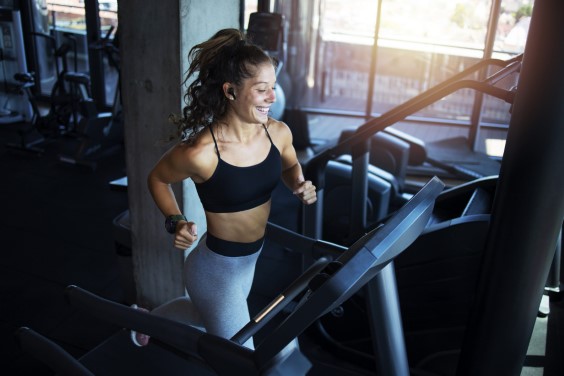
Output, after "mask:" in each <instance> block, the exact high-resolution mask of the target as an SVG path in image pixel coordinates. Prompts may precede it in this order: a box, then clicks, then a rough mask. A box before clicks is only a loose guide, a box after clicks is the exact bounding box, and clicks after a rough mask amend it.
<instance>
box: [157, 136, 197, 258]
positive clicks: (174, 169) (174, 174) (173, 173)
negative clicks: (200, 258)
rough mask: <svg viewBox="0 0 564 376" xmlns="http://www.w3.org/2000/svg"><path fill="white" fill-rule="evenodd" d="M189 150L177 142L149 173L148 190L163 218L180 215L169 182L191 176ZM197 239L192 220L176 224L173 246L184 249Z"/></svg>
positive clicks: (191, 167) (172, 182) (180, 212)
mask: <svg viewBox="0 0 564 376" xmlns="http://www.w3.org/2000/svg"><path fill="white" fill-rule="evenodd" d="M192 170H193V166H192V165H191V158H190V150H189V149H187V147H186V146H185V145H183V144H178V145H176V146H174V147H173V148H172V149H170V150H169V151H167V152H166V153H165V154H164V155H163V156H162V158H161V159H160V160H159V161H158V162H157V164H156V165H155V167H153V169H152V170H151V172H150V173H149V176H148V178H147V185H148V187H149V192H150V193H151V196H152V197H153V200H154V201H155V204H156V205H157V207H158V208H159V210H160V211H161V212H162V213H163V215H164V216H165V218H167V217H169V216H172V215H181V214H182V211H181V210H180V207H179V206H178V202H177V200H176V197H175V196H174V192H173V191H172V187H171V184H174V183H178V182H180V181H182V180H184V179H188V178H191V177H192ZM196 239H197V227H196V224H195V223H194V222H191V221H189V220H186V221H183V220H180V221H178V223H177V226H176V233H175V238H174V246H175V247H177V248H179V249H186V248H188V247H190V246H191V245H192V243H193V242H195V241H196Z"/></svg>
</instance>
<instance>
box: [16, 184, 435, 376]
mask: <svg viewBox="0 0 564 376" xmlns="http://www.w3.org/2000/svg"><path fill="white" fill-rule="evenodd" d="M443 188H444V184H443V183H442V182H441V181H440V180H439V179H437V178H434V179H432V180H431V181H429V183H427V185H426V186H425V187H424V188H423V189H421V191H420V192H418V193H417V194H416V195H415V196H414V197H413V198H412V199H411V200H410V201H409V202H408V203H406V205H404V206H403V207H402V208H401V209H400V210H399V211H398V212H397V213H396V214H395V215H393V216H392V217H390V218H389V219H388V220H387V221H386V223H385V224H383V225H382V226H380V227H378V228H377V229H375V230H373V231H371V232H370V233H368V234H366V235H364V236H363V237H362V238H360V239H359V240H358V241H357V242H356V243H355V244H354V245H353V246H351V247H349V248H348V249H346V250H345V249H344V248H343V247H340V246H336V245H333V244H331V243H327V242H322V241H317V240H314V239H311V238H307V237H304V236H301V235H298V234H295V233H292V232H290V231H288V230H285V229H283V228H281V227H278V226H275V225H272V224H269V229H268V232H267V233H268V236H269V238H270V239H273V240H274V241H277V242H281V243H283V244H284V245H285V246H291V248H292V249H293V250H295V251H301V252H308V253H311V255H312V256H313V257H316V258H317V260H316V261H315V263H314V264H313V265H312V266H311V267H310V268H308V269H307V270H306V271H305V272H304V273H303V274H302V275H301V276H300V277H298V278H297V279H296V280H295V281H294V282H293V283H292V284H290V286H288V287H287V288H286V289H285V290H284V291H283V292H282V293H280V294H279V295H278V296H276V297H274V299H273V300H272V301H271V303H270V304H268V305H267V306H266V307H265V308H264V309H263V310H262V311H261V312H259V313H258V314H257V315H255V316H254V317H253V319H252V320H251V321H250V322H249V323H248V324H247V325H246V326H245V327H244V328H242V329H241V330H240V331H239V332H238V333H237V334H236V335H235V336H234V337H233V338H232V339H230V340H227V339H223V338H219V337H216V336H214V335H211V334H207V333H204V332H202V331H200V330H198V329H196V328H194V327H191V326H188V325H184V324H182V323H179V322H175V321H172V320H169V319H166V318H163V317H158V316H155V315H150V314H147V313H143V312H140V311H138V310H135V309H133V308H130V307H127V306H124V305H122V304H118V303H115V302H111V301H108V300H105V299H102V298H100V297H97V296H95V295H93V294H91V293H89V292H87V291H85V290H82V289H80V288H78V287H75V286H70V287H69V288H68V289H67V291H66V297H67V299H68V300H69V302H70V303H71V304H72V305H74V306H76V307H78V308H80V309H82V310H84V311H86V312H88V313H90V314H93V315H95V316H97V317H100V318H103V319H104V320H107V321H109V322H111V323H113V324H115V325H117V326H120V327H125V328H128V329H133V330H137V331H140V332H143V333H147V334H149V335H151V343H150V344H149V345H148V346H147V347H144V348H142V349H139V348H135V347H134V346H133V345H132V344H131V343H130V342H129V338H128V333H127V332H126V331H121V332H119V333H118V334H116V335H115V336H113V337H111V338H110V339H109V340H108V341H106V342H104V343H103V344H102V345H100V346H98V347H97V348H96V349H94V350H92V351H91V352H90V353H88V354H86V355H85V356H84V357H83V358H81V359H80V361H77V360H75V359H73V358H71V357H70V356H69V355H68V354H67V353H65V352H64V351H61V349H60V348H58V347H57V346H56V345H53V344H52V343H51V342H50V341H49V340H48V339H46V338H45V337H43V336H41V335H38V334H37V333H35V332H33V331H32V330H30V329H26V328H21V329H20V330H19V331H18V333H17V336H18V339H19V341H20V344H21V345H22V347H23V348H24V349H25V350H26V351H28V352H30V353H32V354H33V355H34V356H36V357H37V358H39V359H41V360H42V361H43V362H45V363H46V364H48V365H50V366H51V367H52V368H54V369H55V370H56V371H58V372H59V373H60V374H63V375H65V374H74V375H90V374H96V375H104V374H128V373H135V374H140V375H143V374H146V375H148V374H162V373H166V374H167V375H176V374H179V375H180V374H186V373H187V372H190V371H192V372H197V374H202V375H206V374H220V375H232V374H244V375H258V374H261V375H289V374H292V375H305V374H306V372H307V371H308V370H309V369H310V368H311V363H310V362H309V361H308V360H307V358H305V357H304V355H303V354H302V353H301V351H300V349H299V348H298V346H296V341H295V338H296V337H297V336H299V335H300V334H301V333H302V332H303V331H304V330H305V329H306V328H307V327H308V326H310V325H311V324H312V323H314V322H315V321H316V320H317V319H318V318H319V317H320V316H322V315H323V314H325V313H327V312H329V311H331V310H332V309H334V308H335V307H338V306H339V305H340V304H342V303H343V302H344V301H346V300H347V299H349V298H350V297H351V296H353V295H354V294H355V293H357V292H358V291H359V290H360V289H362V288H365V287H366V286H367V287H366V288H367V291H368V293H369V296H370V297H371V298H372V300H371V302H372V304H371V307H372V308H373V309H374V311H375V312H377V313H378V315H377V317H378V318H376V316H374V317H375V318H374V324H375V329H376V330H375V331H374V335H375V338H376V343H377V345H378V349H379V354H381V362H380V364H379V366H380V369H381V372H382V374H394V375H408V374H409V367H408V365H407V362H406V357H405V350H404V346H403V334H402V329H401V323H400V322H399V320H398V317H399V310H398V306H397V296H396V295H395V281H394V278H393V269H392V267H391V263H392V262H393V260H394V258H395V257H396V256H397V255H398V254H400V253H401V252H402V251H403V250H404V249H405V247H406V246H408V245H409V244H410V243H412V242H413V241H414V240H415V239H416V238H417V237H418V236H419V234H420V233H421V231H423V229H424V228H425V226H426V224H427V222H428V220H429V218H430V216H431V213H432V210H433V204H434V201H435V199H436V197H437V196H438V195H439V194H440V192H441V191H442V190H443ZM292 304H295V307H294V308H293V309H292V310H291V311H290V312H288V313H287V315H286V317H285V318H283V320H282V321H281V322H279V323H276V322H275V321H274V319H275V318H277V317H279V314H280V313H283V311H284V309H285V308H289V307H290V306H291V305H292ZM270 324H274V325H273V327H272V328H268V326H269V325H270ZM263 329H264V331H268V333H263ZM267 329H269V330H267ZM251 336H254V337H255V338H256V339H257V340H256V343H257V346H256V349H255V350H250V349H248V348H246V347H243V346H242V345H241V344H242V343H244V342H245V341H246V340H247V339H248V338H250V337H251ZM259 337H262V338H260V339H259ZM46 349H48V350H46ZM85 368H86V369H87V370H88V371H87V370H85Z"/></svg>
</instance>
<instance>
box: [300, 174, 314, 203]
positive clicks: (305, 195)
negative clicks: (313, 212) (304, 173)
mask: <svg viewBox="0 0 564 376" xmlns="http://www.w3.org/2000/svg"><path fill="white" fill-rule="evenodd" d="M294 194H295V195H296V196H297V197H298V198H299V199H300V200H301V201H302V202H303V203H304V204H306V205H309V204H313V203H314V202H315V201H317V193H316V191H315V185H313V183H312V182H311V180H304V179H303V178H299V179H298V181H297V188H296V189H294Z"/></svg>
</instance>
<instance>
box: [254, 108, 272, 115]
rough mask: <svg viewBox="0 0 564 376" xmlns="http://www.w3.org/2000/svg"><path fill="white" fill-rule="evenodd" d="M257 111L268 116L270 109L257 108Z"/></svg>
mask: <svg viewBox="0 0 564 376" xmlns="http://www.w3.org/2000/svg"><path fill="white" fill-rule="evenodd" d="M257 110H258V111H259V112H262V113H263V114H268V111H269V110H270V107H257Z"/></svg>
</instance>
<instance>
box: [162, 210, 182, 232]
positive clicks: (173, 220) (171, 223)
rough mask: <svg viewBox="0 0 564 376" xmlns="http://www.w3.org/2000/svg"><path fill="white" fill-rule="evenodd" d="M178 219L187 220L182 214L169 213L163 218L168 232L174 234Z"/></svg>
mask: <svg viewBox="0 0 564 376" xmlns="http://www.w3.org/2000/svg"><path fill="white" fill-rule="evenodd" d="M180 221H187V219H186V217H185V216H183V215H182V214H175V215H169V216H168V217H166V219H165V228H166V231H167V232H168V233H169V234H174V233H175V232H176V225H177V224H178V222H180Z"/></svg>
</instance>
